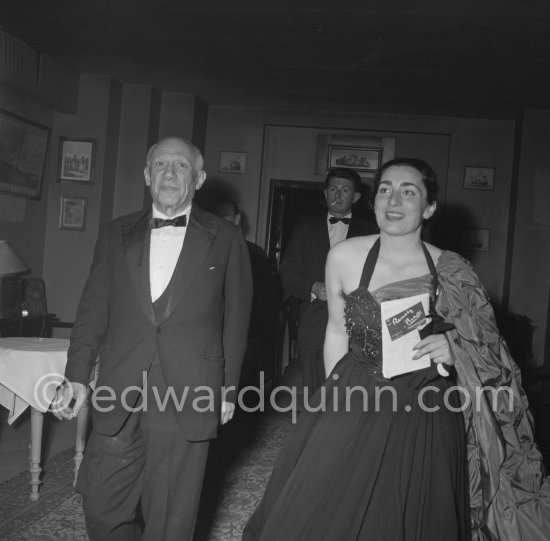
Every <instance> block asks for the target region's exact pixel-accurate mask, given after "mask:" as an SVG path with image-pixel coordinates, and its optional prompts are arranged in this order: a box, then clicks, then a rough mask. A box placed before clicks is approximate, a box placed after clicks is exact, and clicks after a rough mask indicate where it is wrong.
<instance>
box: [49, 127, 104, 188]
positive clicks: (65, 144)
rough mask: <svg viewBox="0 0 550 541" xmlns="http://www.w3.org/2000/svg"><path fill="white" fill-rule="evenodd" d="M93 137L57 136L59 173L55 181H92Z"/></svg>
mask: <svg viewBox="0 0 550 541" xmlns="http://www.w3.org/2000/svg"><path fill="white" fill-rule="evenodd" d="M95 147H96V140H95V139H74V138H72V137H60V138H59V174H58V177H57V182H83V183H87V184H92V183H93V181H94V159H95Z"/></svg>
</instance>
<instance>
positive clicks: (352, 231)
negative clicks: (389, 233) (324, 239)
mask: <svg viewBox="0 0 550 541" xmlns="http://www.w3.org/2000/svg"><path fill="white" fill-rule="evenodd" d="M357 226H358V223H357V219H354V218H353V214H352V215H351V221H350V223H349V227H348V234H347V235H346V239H350V238H351V237H358V236H360V235H364V234H365V233H364V232H363V231H360V229H359V228H358V227H357Z"/></svg>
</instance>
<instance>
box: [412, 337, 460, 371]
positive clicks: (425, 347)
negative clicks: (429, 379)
mask: <svg viewBox="0 0 550 541" xmlns="http://www.w3.org/2000/svg"><path fill="white" fill-rule="evenodd" d="M414 349H416V350H417V351H416V353H415V355H414V357H413V359H419V358H420V357H422V355H429V356H430V359H431V360H432V361H433V362H434V363H438V364H448V365H453V364H455V361H454V357H453V353H452V351H451V346H450V344H449V340H447V337H446V336H445V335H444V334H443V333H440V334H431V335H430V336H427V337H426V338H424V339H423V340H421V341H420V342H418V344H416V346H414Z"/></svg>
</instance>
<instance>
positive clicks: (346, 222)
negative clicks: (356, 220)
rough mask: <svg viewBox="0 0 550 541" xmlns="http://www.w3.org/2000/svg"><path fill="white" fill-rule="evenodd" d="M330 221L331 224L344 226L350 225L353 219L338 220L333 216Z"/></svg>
mask: <svg viewBox="0 0 550 541" xmlns="http://www.w3.org/2000/svg"><path fill="white" fill-rule="evenodd" d="M328 221H329V222H330V223H331V224H335V223H337V222H342V223H343V224H346V225H349V223H350V221H351V218H337V217H336V216H331V217H330V218H329V219H328Z"/></svg>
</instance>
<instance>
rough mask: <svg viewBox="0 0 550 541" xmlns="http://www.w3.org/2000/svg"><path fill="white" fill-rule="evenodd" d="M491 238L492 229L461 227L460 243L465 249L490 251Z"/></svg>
mask: <svg viewBox="0 0 550 541" xmlns="http://www.w3.org/2000/svg"><path fill="white" fill-rule="evenodd" d="M490 239H491V230H490V229H461V230H460V232H459V245H460V247H461V248H462V249H463V250H469V251H476V252H488V251H489V241H490Z"/></svg>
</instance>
